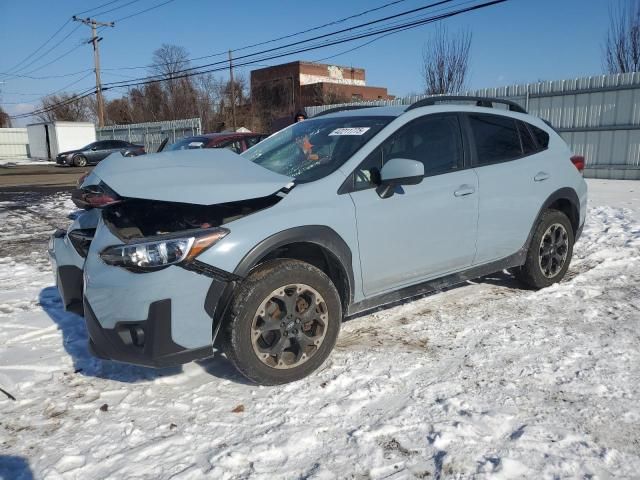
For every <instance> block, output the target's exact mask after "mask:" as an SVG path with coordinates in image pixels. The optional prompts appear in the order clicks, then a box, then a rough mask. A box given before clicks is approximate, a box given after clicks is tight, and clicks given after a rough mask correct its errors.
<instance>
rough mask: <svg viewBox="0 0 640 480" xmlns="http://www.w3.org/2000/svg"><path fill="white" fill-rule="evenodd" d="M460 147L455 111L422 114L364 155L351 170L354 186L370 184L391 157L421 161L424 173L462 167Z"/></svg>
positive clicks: (459, 133)
mask: <svg viewBox="0 0 640 480" xmlns="http://www.w3.org/2000/svg"><path fill="white" fill-rule="evenodd" d="M462 151H463V150H462V137H461V131H460V124H459V122H458V117H457V116H456V115H429V116H426V117H422V118H419V119H417V120H414V121H412V122H410V123H409V124H407V125H405V126H404V127H401V128H400V129H399V130H398V131H397V132H395V133H394V134H392V135H391V136H390V137H389V138H388V139H387V140H385V141H384V142H383V143H382V144H381V145H380V146H379V147H378V148H376V149H375V150H374V151H373V152H372V153H371V154H370V155H369V156H368V157H367V158H366V160H365V161H364V162H363V163H362V164H361V165H360V166H359V167H358V169H357V170H356V172H355V178H354V187H355V189H356V190H360V189H362V188H368V187H370V186H372V185H373V184H374V183H375V182H376V176H377V175H378V173H377V172H379V171H380V169H381V168H382V166H383V165H384V164H385V163H386V162H388V161H389V160H391V159H394V158H408V159H410V160H418V161H419V162H422V163H423V164H424V174H425V176H432V175H440V174H442V173H447V172H450V171H453V170H456V169H458V168H461V167H462V157H463V155H462ZM372 181H373V183H372Z"/></svg>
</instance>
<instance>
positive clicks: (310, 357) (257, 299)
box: [49, 97, 587, 384]
mask: <svg viewBox="0 0 640 480" xmlns="http://www.w3.org/2000/svg"><path fill="white" fill-rule="evenodd" d="M470 101H471V104H469V102H470ZM505 105H506V107H507V108H504V106H505ZM583 167H584V159H583V158H582V157H575V156H574V157H572V154H571V152H570V150H569V148H568V147H567V145H566V143H565V142H564V141H563V140H562V138H561V137H560V136H559V135H558V134H557V133H556V132H555V131H554V130H553V129H552V128H551V127H550V126H548V125H547V124H546V123H545V122H543V121H542V120H540V119H538V118H535V117H533V116H530V115H527V114H526V113H525V112H524V111H523V110H522V108H521V107H519V106H518V105H517V104H514V103H510V102H506V101H503V100H497V99H477V98H468V97H464V98H457V97H456V98H451V97H436V98H430V99H426V100H422V101H420V102H418V103H415V104H413V105H411V106H409V107H406V106H397V107H396V106H393V107H374V108H353V107H351V108H342V109H337V110H336V111H329V112H325V113H323V114H321V115H317V116H316V117H314V118H312V119H310V120H306V121H304V122H300V123H296V124H294V125H292V126H290V127H288V128H286V129H284V130H281V131H280V132H278V133H276V134H274V135H272V136H271V137H269V138H268V139H266V140H264V141H263V142H261V143H259V144H257V145H256V146H255V147H253V148H251V149H249V150H247V151H246V152H244V153H243V154H242V155H237V154H235V153H233V152H231V151H229V150H225V149H221V150H215V149H214V150H191V151H170V152H163V153H158V154H151V155H146V156H143V157H141V158H140V159H138V160H137V161H136V162H130V161H129V160H128V159H126V158H123V157H122V156H121V155H112V156H111V157H109V158H107V159H106V160H105V161H103V162H101V163H100V164H99V165H98V167H96V168H95V169H94V170H93V172H92V173H91V174H90V175H89V176H87V177H86V178H85V179H84V181H83V183H82V186H81V187H82V188H81V189H79V190H77V191H76V192H74V194H73V198H74V201H75V202H76V204H77V205H79V206H81V207H83V208H84V209H85V210H86V211H84V212H83V213H81V214H80V215H78V216H77V217H76V219H75V220H74V222H73V224H72V225H71V226H70V227H69V228H68V229H67V230H66V231H62V230H59V231H57V232H56V233H55V234H54V235H53V237H52V239H51V242H50V247H49V249H50V255H51V258H52V261H53V264H54V270H55V272H56V277H57V285H58V288H59V291H60V294H61V297H62V299H63V302H64V304H65V307H66V308H67V309H69V310H72V311H76V312H78V313H80V314H82V315H83V316H84V318H85V320H86V325H87V329H88V332H89V337H90V348H91V350H92V352H93V353H94V354H95V355H97V356H99V357H101V358H106V359H112V360H117V361H121V362H127V363H133V364H140V365H149V366H156V367H162V366H168V365H174V364H179V363H184V362H187V361H190V360H193V359H197V358H204V357H208V356H211V355H212V354H213V353H214V352H215V351H218V350H222V351H224V352H225V353H226V356H227V357H228V358H229V359H230V360H231V362H233V363H234V364H235V366H236V367H237V368H238V369H239V370H240V372H242V374H243V375H245V376H246V377H247V378H249V379H250V380H252V381H254V382H258V383H261V384H279V383H285V382H290V381H293V380H297V379H300V378H302V377H304V376H306V375H308V374H309V373H310V372H312V371H313V370H315V369H317V368H318V367H319V366H320V365H321V364H322V363H323V361H324V360H325V359H326V358H327V356H328V355H329V353H330V352H331V350H332V348H333V346H334V344H335V342H336V338H337V337H338V332H339V330H340V324H341V322H342V320H343V318H345V317H348V316H353V315H354V314H357V313H361V312H364V311H368V310H371V309H373V308H377V307H380V306H384V305H389V304H393V303H396V302H398V301H401V300H404V299H408V298H411V297H415V296H418V295H423V294H426V293H430V292H434V291H438V290H441V289H442V288H444V287H447V286H449V285H452V284H455V283H461V282H464V281H466V280H469V279H472V278H475V277H480V276H483V275H487V274H490V273H494V272H497V271H501V270H505V269H509V270H510V271H511V272H512V273H513V274H514V275H515V276H516V277H517V278H519V279H521V280H522V281H523V282H524V283H525V284H527V285H529V286H531V287H533V288H542V287H546V286H549V285H551V284H553V283H555V282H558V281H559V280H561V279H562V278H563V277H564V275H565V273H566V271H567V268H568V267H569V262H570V260H571V255H572V251H573V245H574V242H575V240H576V239H577V238H578V236H579V235H580V232H581V229H582V227H583V224H584V221H585V213H586V201H587V187H586V183H585V182H584V180H583V177H582V175H581V169H582V168H583Z"/></svg>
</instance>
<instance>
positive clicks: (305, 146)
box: [242, 116, 395, 182]
mask: <svg viewBox="0 0 640 480" xmlns="http://www.w3.org/2000/svg"><path fill="white" fill-rule="evenodd" d="M394 118H395V117H374V116H371V117H338V118H323V117H321V118H318V119H315V120H313V119H312V120H305V121H303V122H299V123H295V124H293V125H292V126H290V127H288V128H285V129H284V130H281V131H279V132H278V133H276V134H274V135H272V136H271V137H269V138H267V139H266V140H263V141H262V142H260V143H258V144H257V145H255V146H254V147H252V148H250V149H249V150H247V151H246V152H245V153H243V154H242V156H243V157H245V158H246V159H247V160H251V161H252V162H255V163H257V164H258V165H260V166H262V167H264V168H266V169H268V170H271V171H273V172H276V173H280V174H282V175H286V176H288V177H293V178H295V179H296V180H299V181H301V182H311V181H314V180H318V179H319V178H322V177H325V176H327V175H329V174H330V173H332V172H334V171H335V170H336V169H337V168H339V167H340V166H341V165H342V164H343V163H344V162H346V161H347V160H348V159H349V158H350V157H351V156H352V155H353V154H354V153H356V152H357V151H358V150H359V149H360V148H361V147H362V146H363V145H364V144H365V143H367V142H368V141H369V140H370V139H371V138H372V137H373V136H374V135H375V134H376V133H378V132H379V131H380V130H381V129H382V128H383V127H384V126H385V125H387V124H388V123H389V122H391V120H393V119H394Z"/></svg>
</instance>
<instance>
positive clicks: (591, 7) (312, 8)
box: [0, 0, 617, 124]
mask: <svg viewBox="0 0 640 480" xmlns="http://www.w3.org/2000/svg"><path fill="white" fill-rule="evenodd" d="M106 1H107V0H85V1H80V0H58V1H50V0H46V1H45V0H22V1H20V2H16V1H9V0H0V45H2V46H3V47H2V54H1V55H0V72H5V71H7V70H8V69H10V68H12V67H13V66H14V65H15V64H16V63H18V62H20V61H21V60H22V59H23V58H24V57H25V56H27V55H29V54H30V53H31V52H32V51H33V50H34V49H36V48H37V47H38V46H39V45H40V44H42V43H43V42H44V41H45V40H46V39H47V38H48V37H49V36H50V35H51V34H53V33H54V32H55V31H56V29H57V28H58V27H60V26H61V25H62V24H63V23H64V22H65V21H66V20H67V18H69V17H70V16H71V15H73V14H74V13H77V12H80V11H83V10H87V9H89V8H93V7H95V6H98V5H100V4H103V3H105V2H106ZM163 1H166V0H135V2H134V3H132V4H131V5H128V6H126V7H123V8H121V9H119V10H116V11H113V12H111V13H106V14H104V15H100V16H99V17H98V19H99V20H103V21H108V20H112V19H116V18H119V17H123V16H125V15H127V14H129V13H135V12H138V11H140V10H143V9H145V8H149V7H152V6H154V5H157V4H159V3H162V2H163ZM388 1H389V0H369V1H365V0H351V1H349V2H345V1H339V0H324V1H315V2H301V1H299V0H277V1H270V2H265V1H256V0H246V1H242V2H239V1H227V2H223V1H212V0H210V1H207V0H174V1H173V2H171V3H168V4H167V5H165V6H162V7H160V8H157V9H155V10H151V11H149V12H147V13H144V14H142V15H139V16H136V17H133V18H131V19H128V20H123V21H122V22H121V23H119V24H117V25H116V27H115V28H111V29H107V30H105V31H104V32H102V36H103V37H104V40H103V41H102V42H101V43H100V52H101V60H102V68H103V69H105V70H104V76H103V82H109V81H118V80H125V77H123V76H122V75H127V76H141V75H144V74H145V73H146V72H145V70H144V69H141V70H108V69H112V68H114V69H117V68H120V67H128V66H140V65H146V64H148V63H150V60H151V55H152V52H153V50H154V49H156V48H158V47H159V46H160V45H161V44H162V43H172V44H176V45H181V46H184V47H185V48H186V49H187V50H188V51H189V54H190V55H191V56H192V57H196V56H202V55H207V54H210V53H214V52H220V51H224V50H226V49H229V48H231V49H234V48H237V47H240V46H244V45H247V44H251V43H255V42H260V41H264V40H269V39H272V38H275V37H279V36H282V35H286V34H289V33H294V32H297V31H300V30H304V29H307V28H310V27H313V26H317V25H321V24H323V23H327V22H330V21H332V20H335V19H338V18H341V17H345V16H348V15H351V14H354V13H357V12H360V11H363V10H367V9H370V8H374V7H376V6H379V5H382V4H384V3H388ZM432 1H433V0H432ZM462 1H463V0H456V2H454V3H458V2H462ZM615 1H617V0H509V1H508V2H506V3H504V4H499V5H496V6H494V7H491V8H487V9H483V10H481V11H477V12H472V13H469V14H465V15H462V16H458V17H455V18H452V19H448V20H446V21H445V22H444V23H445V24H446V25H447V27H448V28H449V29H450V30H451V31H456V30H457V29H461V28H469V29H470V30H471V31H472V33H473V43H472V53H471V65H470V67H471V68H470V76H469V86H470V87H471V88H481V87H493V86H501V85H509V84H515V83H525V82H532V81H538V80H554V79H563V78H573V77H580V76H587V75H596V74H600V73H602V61H601V58H602V42H603V39H604V36H605V34H606V30H607V23H608V11H609V7H610V5H613V2H615ZM129 2H131V0H120V1H119V2H118V3H114V4H112V5H110V6H107V7H104V8H103V10H106V9H109V8H114V7H117V6H120V5H126V4H127V3H129ZM427 3H430V2H428V0H405V1H403V2H401V3H399V4H397V5H394V6H393V7H389V8H385V9H384V10H381V11H378V12H374V13H371V14H369V15H367V16H365V17H362V18H358V19H355V20H353V21H352V22H353V24H355V23H360V22H363V21H367V20H370V19H374V18H379V17H382V16H385V15H392V14H393V13H397V12H400V11H404V10H409V9H411V8H416V7H418V6H421V5H425V4H427ZM75 26H76V24H73V23H71V24H68V25H67V26H66V27H65V29H64V30H63V31H62V32H61V34H60V35H59V36H57V37H56V39H55V40H54V41H53V42H51V44H49V46H48V47H46V48H45V49H43V50H42V52H44V51H45V50H46V49H47V48H49V47H50V46H51V45H53V44H54V43H55V41H56V40H58V39H60V38H62V37H64V35H65V34H66V33H68V32H71V31H72V29H73V28H74V27H75ZM344 26H345V25H339V26H333V27H329V28H327V29H324V30H321V31H320V32H314V34H315V33H324V32H328V31H332V30H334V29H338V28H343V27H344ZM433 30H434V26H433V25H428V26H423V27H419V28H416V29H413V30H409V31H406V32H402V33H399V34H397V35H391V36H388V37H386V38H383V39H381V40H379V41H376V42H374V43H372V44H371V45H368V46H366V47H363V48H361V49H358V50H356V51H353V52H350V53H346V54H343V55H340V56H337V57H335V58H332V59H331V60H328V63H336V64H340V65H347V66H357V67H363V68H365V69H366V75H367V83H368V84H369V85H374V86H385V87H387V88H388V89H389V93H391V94H394V95H407V94H409V93H417V92H420V91H421V89H422V88H423V85H422V80H421V76H420V64H421V55H422V54H421V52H422V48H423V45H424V43H425V41H427V40H428V39H429V35H430V34H431V33H432V32H433ZM88 37H89V28H88V27H85V26H82V27H81V28H79V29H78V30H77V31H76V32H74V33H73V34H72V35H71V36H70V37H69V38H68V39H67V40H66V41H65V42H63V43H62V44H61V45H60V46H59V47H58V48H56V49H54V50H53V51H52V52H51V53H49V54H48V55H47V56H46V57H45V58H43V59H41V60H39V61H38V62H36V63H34V64H33V65H32V66H30V67H29V68H28V69H27V70H31V69H34V68H37V67H38V66H40V65H42V64H44V63H46V62H48V61H50V60H52V59H54V58H55V57H57V56H59V55H61V54H63V53H64V52H65V51H68V50H69V49H71V48H73V47H74V46H76V45H79V44H80V42H81V41H82V40H86V39H87V38H88ZM302 38H305V36H301V37H296V39H302ZM364 42H365V40H360V41H356V42H354V43H349V44H343V45H339V46H334V47H330V48H326V49H323V50H319V51H315V52H307V53H305V54H302V55H301V56H300V55H297V56H292V57H286V58H284V59H283V60H282V62H285V61H292V60H297V59H300V60H312V61H313V60H318V59H321V58H324V57H327V56H331V55H335V54H337V53H340V52H342V51H344V50H347V49H349V48H351V47H353V46H357V45H359V44H361V43H364ZM274 45H276V44H274ZM215 60H218V58H214V59H212V60H211V61H215ZM197 63H198V62H196V64H197ZM272 63H281V62H272ZM92 66H93V56H92V53H91V47H90V45H86V46H83V47H82V48H78V49H77V50H75V51H74V52H72V53H71V54H69V55H67V56H66V57H64V58H62V59H60V60H59V61H57V62H55V63H53V64H52V65H49V66H47V67H45V68H43V69H41V70H39V71H37V72H34V73H33V74H32V75H33V76H52V75H62V74H67V73H73V72H78V71H80V70H85V69H90V68H92ZM27 70H25V71H27ZM248 73H249V69H246V70H245V74H246V75H247V77H248ZM84 75H88V76H87V77H86V78H84V79H82V77H83V76H84ZM220 75H222V74H220ZM81 79H82V80H81ZM74 81H78V83H76V85H74V86H72V87H70V88H69V89H68V90H69V91H74V89H75V91H80V90H83V89H85V88H90V87H91V86H92V85H94V83H95V81H94V78H93V75H92V74H90V72H86V73H83V74H79V75H76V76H71V77H64V78H49V79H42V80H35V79H25V78H13V79H12V78H10V77H6V76H2V75H0V82H4V83H0V104H2V106H3V108H4V109H5V110H6V111H8V112H9V113H11V114H13V113H21V112H26V111H30V110H32V109H33V108H34V107H35V106H37V104H38V100H39V98H40V96H41V95H42V94H47V93H50V92H53V91H55V90H58V89H60V88H62V87H64V86H65V85H68V84H69V83H72V82H74ZM18 94H21V95H18ZM21 123H22V124H24V123H25V122H24V121H23V122H21Z"/></svg>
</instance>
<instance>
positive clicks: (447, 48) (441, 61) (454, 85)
mask: <svg viewBox="0 0 640 480" xmlns="http://www.w3.org/2000/svg"><path fill="white" fill-rule="evenodd" d="M471 38H472V35H471V32H470V31H469V30H462V31H460V32H457V33H456V34H449V31H448V30H447V29H446V27H444V26H441V25H438V26H437V27H436V31H435V32H434V34H433V35H432V36H431V38H430V39H429V40H428V41H427V43H426V44H425V45H424V47H423V49H422V76H423V79H424V83H425V93H426V94H429V95H437V94H446V93H449V94H452V93H460V92H461V91H462V90H463V89H464V88H465V86H466V81H467V74H468V71H469V55H470V53H471Z"/></svg>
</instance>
